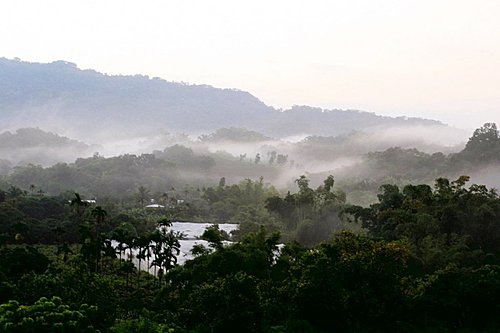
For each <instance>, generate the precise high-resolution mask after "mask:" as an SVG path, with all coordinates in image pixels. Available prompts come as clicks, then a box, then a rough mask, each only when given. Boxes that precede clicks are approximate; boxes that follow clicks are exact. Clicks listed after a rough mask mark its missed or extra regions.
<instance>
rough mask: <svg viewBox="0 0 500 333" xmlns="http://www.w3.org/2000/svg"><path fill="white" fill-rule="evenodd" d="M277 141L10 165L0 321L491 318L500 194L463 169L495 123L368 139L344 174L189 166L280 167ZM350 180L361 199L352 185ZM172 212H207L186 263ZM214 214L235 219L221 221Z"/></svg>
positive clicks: (238, 326) (497, 286)
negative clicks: (270, 178) (273, 176)
mask: <svg viewBox="0 0 500 333" xmlns="http://www.w3.org/2000/svg"><path fill="white" fill-rule="evenodd" d="M227 135H228V133H225V132H224V131H221V132H218V133H217V134H216V135H212V136H209V137H205V138H203V140H205V141H214V140H215V141H217V140H218V138H220V137H221V136H227ZM253 139H258V140H260V139H261V138H259V136H258V135H256V134H252V133H248V135H247V136H246V137H245V140H253ZM265 139H267V138H265ZM280 154H281V155H282V156H283V157H280V161H283V159H284V154H282V153H281V152H279V151H275V153H274V154H273V153H272V152H271V153H270V154H269V155H267V154H266V155H264V154H262V156H260V159H257V158H256V156H252V157H251V158H250V159H249V158H247V157H234V156H232V155H229V154H227V153H222V152H218V153H212V152H210V151H209V150H205V151H204V152H203V153H200V151H197V150H196V149H195V148H189V147H185V146H182V145H173V146H170V147H167V148H166V149H164V150H162V151H155V152H153V153H151V154H142V155H121V156H116V157H110V158H105V157H102V156H100V155H99V154H95V155H94V156H93V157H89V158H80V159H78V160H76V161H75V162H74V163H70V164H62V163H61V164H56V165H54V166H52V167H45V168H44V167H42V166H37V165H27V166H20V167H17V168H14V169H13V170H11V171H9V172H8V173H7V174H6V175H4V176H3V178H2V180H1V182H0V331H2V332H181V333H182V332H497V331H499V330H500V320H499V318H500V317H499V316H498V313H500V307H499V304H498V299H499V298H500V247H499V246H500V197H499V195H498V193H497V192H496V190H495V189H494V188H490V187H488V186H485V185H482V184H478V183H474V182H471V180H470V177H469V176H466V175H467V174H471V173H473V172H477V171H478V169H483V170H490V169H488V168H495V167H496V166H498V163H499V162H500V161H499V156H500V135H499V133H498V130H497V128H496V125H495V124H485V125H484V126H483V127H481V128H479V129H477V130H476V131H475V132H474V133H473V135H472V137H471V138H470V139H469V141H468V143H467V144H466V146H465V147H464V149H462V150H461V151H459V152H456V153H451V154H443V153H433V154H428V153H424V152H421V151H418V150H416V149H404V148H391V149H388V150H385V151H382V152H373V153H369V154H367V155H366V156H365V157H364V159H362V160H361V161H360V162H359V163H358V164H357V167H356V168H354V167H351V168H350V170H351V177H352V178H351V179H350V180H349V181H347V180H346V179H347V178H344V177H346V175H347V174H348V170H344V171H343V172H339V173H337V174H335V177H334V176H332V175H330V174H320V173H318V174H311V175H300V174H297V175H296V176H295V178H294V181H293V182H292V184H290V185H289V186H288V189H285V190H282V189H281V188H280V187H277V186H276V187H275V186H273V185H271V184H270V183H267V182H266V181H265V179H266V178H262V177H255V178H253V179H251V178H247V179H243V180H240V181H236V182H233V181H230V180H229V176H228V178H226V177H224V176H220V175H216V174H212V175H211V177H212V178H215V177H216V176H220V177H217V180H216V181H214V179H211V178H208V181H207V180H205V181H204V182H203V181H202V179H203V175H206V174H207V173H206V171H207V170H210V169H211V168H214V166H216V165H218V164H222V163H226V169H225V170H227V171H228V172H229V171H230V170H234V169H239V168H241V169H242V170H245V167H246V168H248V170H251V171H252V172H255V170H257V169H256V168H258V170H261V171H262V172H269V173H272V172H279V171H280V170H282V168H284V167H285V165H288V166H287V167H290V165H289V162H288V161H287V162H286V163H281V164H280V163H279V162H278V157H279V155H280ZM222 161H224V162H222ZM270 161H272V162H270ZM368 170H369V171H370V173H368ZM497 170H498V169H497ZM290 171H297V169H295V168H290ZM444 174H446V175H448V174H452V175H453V174H456V175H457V176H456V177H453V178H450V177H444V176H443V175H444ZM195 175H197V177H199V178H196V177H195ZM228 175H229V173H228ZM188 176H190V177H191V182H189V183H187V182H185V179H187V178H186V177H188ZM183 177H185V178H183ZM231 177H235V174H234V175H231ZM242 178H245V177H242ZM313 178H317V179H316V180H313ZM179 179H180V180H179ZM356 179H357V180H356ZM198 181H199V182H198ZM381 182H384V183H381ZM196 184H198V185H196ZM362 191H366V192H370V193H373V195H374V196H375V198H376V200H375V201H372V202H368V203H364V204H363V205H358V204H356V203H355V202H353V201H351V200H350V198H353V197H356V195H357V196H358V197H359V196H360V194H359V193H360V192H362ZM353 193H357V194H356V195H354V196H353ZM151 203H154V204H156V206H155V208H147V207H146V206H147V205H148V204H151ZM172 221H195V222H196V221H200V222H211V223H214V225H213V226H212V227H209V228H207V230H206V231H205V232H204V233H203V234H202V235H201V236H200V237H201V238H202V239H204V240H206V241H207V242H208V246H203V245H200V246H196V247H194V248H193V249H192V254H193V256H194V259H192V260H189V261H187V262H186V263H185V264H184V265H178V264H177V262H178V259H177V258H178V256H179V252H180V243H179V242H180V241H181V240H182V238H183V235H182V234H180V233H177V232H174V231H173V230H172V228H171V222H172ZM222 222H232V223H238V224H239V228H238V230H237V231H236V232H234V233H233V234H230V235H228V234H227V233H225V232H223V231H222V230H220V229H219V228H218V226H217V223H222ZM227 240H231V241H232V243H231V244H230V245H227V244H228V243H227V242H226V241H227Z"/></svg>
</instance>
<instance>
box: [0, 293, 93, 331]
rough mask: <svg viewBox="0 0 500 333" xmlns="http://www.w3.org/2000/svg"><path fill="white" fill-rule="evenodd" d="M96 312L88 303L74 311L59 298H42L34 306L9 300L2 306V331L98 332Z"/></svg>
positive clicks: (0, 327) (0, 322)
mask: <svg viewBox="0 0 500 333" xmlns="http://www.w3.org/2000/svg"><path fill="white" fill-rule="evenodd" d="M96 312H97V308H96V307H94V306H88V305H87V304H82V305H80V307H79V308H78V309H71V307H70V306H68V305H66V304H64V303H63V302H62V300H61V299H60V298H59V297H52V298H51V299H47V298H45V297H42V298H40V299H39V300H37V301H36V302H35V303H34V304H33V305H20V304H19V302H17V301H10V302H8V303H4V304H1V305H0V329H1V331H2V332H5V333H11V332H12V333H16V332H23V333H29V332H33V333H35V332H37V333H38V332H47V333H53V332H89V333H91V332H99V331H98V330H96V329H95V328H94V326H93V322H94V321H95V316H96Z"/></svg>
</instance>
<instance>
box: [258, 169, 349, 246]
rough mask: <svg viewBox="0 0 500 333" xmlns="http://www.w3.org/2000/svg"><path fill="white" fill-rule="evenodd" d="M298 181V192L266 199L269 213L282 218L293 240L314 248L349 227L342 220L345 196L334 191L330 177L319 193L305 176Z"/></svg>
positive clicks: (319, 188)
mask: <svg viewBox="0 0 500 333" xmlns="http://www.w3.org/2000/svg"><path fill="white" fill-rule="evenodd" d="M295 182H296V183H297V185H298V187H299V192H297V193H295V194H290V192H288V193H287V195H286V196H285V197H284V198H281V197H279V196H273V197H269V198H268V199H267V200H266V208H267V210H268V211H269V212H271V213H274V214H275V216H277V217H279V219H280V220H281V223H282V225H284V226H285V232H288V233H289V234H291V235H293V236H289V237H290V238H295V239H297V240H298V241H299V242H300V243H301V244H303V245H313V244H317V243H319V242H320V241H323V240H327V239H329V238H330V237H331V235H332V234H333V233H334V232H335V231H338V230H341V229H344V228H346V227H348V226H347V225H345V224H344V223H343V222H342V221H341V220H340V218H339V213H340V209H341V207H342V206H343V205H344V203H345V199H346V196H345V194H344V193H343V192H341V191H333V186H334V183H335V182H334V178H333V176H331V175H330V176H328V177H327V178H326V179H325V181H324V182H323V185H321V186H319V187H318V188H317V189H316V190H314V189H312V188H310V187H309V179H308V178H307V177H306V176H303V175H302V176H300V177H299V178H298V179H296V180H295Z"/></svg>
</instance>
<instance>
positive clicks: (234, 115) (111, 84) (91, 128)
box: [0, 58, 449, 142]
mask: <svg viewBox="0 0 500 333" xmlns="http://www.w3.org/2000/svg"><path fill="white" fill-rule="evenodd" d="M27 126H38V127H40V128H43V129H47V130H50V131H55V132H57V133H60V134H64V135H70V136H72V137H77V138H80V139H83V140H84V141H86V142H102V140H103V139H104V138H119V137H121V138H124V137H130V136H135V135H137V136H138V135H144V134H147V133H156V132H158V131H160V130H162V131H168V132H184V133H188V134H196V135H199V134H202V133H210V132H213V131H215V130H217V129H219V128H223V127H238V128H246V129H248V130H253V131H258V132H260V133H263V134H264V135H267V136H271V137H274V138H282V137H286V136H293V135H299V134H307V135H323V136H335V135H339V134H345V133H349V132H352V131H354V130H363V131H367V130H368V131H369V130H370V129H371V128H375V129H376V128H381V127H401V126H402V127H412V126H438V127H440V128H443V129H444V128H446V127H447V126H446V125H444V124H442V123H440V122H437V121H433V120H425V119H419V118H406V117H398V118H391V117H382V116H378V115H376V114H374V113H368V112H361V111H353V110H346V111H344V110H322V109H319V108H312V107H308V106H296V107H293V108H292V109H290V110H285V111H281V110H276V109H274V108H272V107H270V106H267V105H265V104H264V103H263V102H262V101H260V100H259V99H258V98H256V97H254V96H252V95H251V94H249V93H248V92H244V91H240V90H235V89H218V88H214V87H211V86H207V85H188V84H182V83H175V82H169V81H165V80H163V79H160V78H149V77H147V76H142V75H135V76H122V75H118V76H110V75H106V74H102V73H98V72H96V71H93V70H81V69H79V68H77V66H76V65H75V64H73V63H68V62H65V61H56V62H52V63H48V64H41V63H29V62H23V61H18V60H9V59H5V58H0V130H2V129H3V130H5V129H14V128H19V127H27ZM448 129H449V128H448Z"/></svg>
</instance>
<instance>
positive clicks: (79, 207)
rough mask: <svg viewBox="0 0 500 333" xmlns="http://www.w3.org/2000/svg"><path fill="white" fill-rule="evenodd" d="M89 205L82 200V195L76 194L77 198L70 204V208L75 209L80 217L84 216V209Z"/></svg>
mask: <svg viewBox="0 0 500 333" xmlns="http://www.w3.org/2000/svg"><path fill="white" fill-rule="evenodd" d="M88 205H89V203H88V202H87V201H83V200H82V198H81V197H80V194H78V193H76V192H75V197H74V198H73V199H72V200H71V201H70V203H69V206H70V207H73V209H75V212H76V214H77V215H78V217H81V216H82V213H83V209H84V208H85V207H87V206H88Z"/></svg>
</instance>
